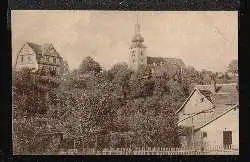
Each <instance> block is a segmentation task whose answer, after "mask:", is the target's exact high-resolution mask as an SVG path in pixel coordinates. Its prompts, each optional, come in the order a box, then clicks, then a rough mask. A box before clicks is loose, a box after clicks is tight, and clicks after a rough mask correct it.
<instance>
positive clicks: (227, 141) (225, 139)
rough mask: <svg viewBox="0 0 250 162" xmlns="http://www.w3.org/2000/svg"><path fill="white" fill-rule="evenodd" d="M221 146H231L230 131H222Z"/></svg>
mask: <svg viewBox="0 0 250 162" xmlns="http://www.w3.org/2000/svg"><path fill="white" fill-rule="evenodd" d="M223 145H224V147H225V148H227V147H228V146H229V145H232V131H223Z"/></svg>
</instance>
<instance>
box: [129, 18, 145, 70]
mask: <svg viewBox="0 0 250 162" xmlns="http://www.w3.org/2000/svg"><path fill="white" fill-rule="evenodd" d="M134 32H135V33H134V36H133V38H132V44H131V46H130V48H129V65H130V67H131V68H132V69H134V70H137V69H138V68H139V67H140V65H143V64H144V65H145V64H147V56H146V46H144V45H143V42H144V38H143V37H142V36H141V25H140V23H139V18H138V15H136V24H135V31H134Z"/></svg>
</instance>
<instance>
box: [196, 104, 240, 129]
mask: <svg viewBox="0 0 250 162" xmlns="http://www.w3.org/2000/svg"><path fill="white" fill-rule="evenodd" d="M237 106H239V103H237V104H235V105H233V106H232V107H230V108H228V109H227V110H225V111H223V112H222V113H220V114H219V115H216V117H214V118H213V119H211V120H209V121H208V122H206V123H205V124H202V125H201V126H199V127H198V128H196V129H195V130H198V129H201V128H203V127H204V126H206V125H208V124H210V123H212V122H213V121H215V120H217V119H219V118H220V117H222V116H223V115H225V114H227V113H228V112H230V111H231V110H233V109H234V108H236V107H237Z"/></svg>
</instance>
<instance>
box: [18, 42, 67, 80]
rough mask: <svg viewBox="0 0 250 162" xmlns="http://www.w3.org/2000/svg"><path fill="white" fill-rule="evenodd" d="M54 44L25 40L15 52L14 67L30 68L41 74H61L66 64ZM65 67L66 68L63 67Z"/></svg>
mask: <svg viewBox="0 0 250 162" xmlns="http://www.w3.org/2000/svg"><path fill="white" fill-rule="evenodd" d="M65 65H67V63H65V60H63V58H62V56H61V55H60V54H59V53H58V52H57V51H56V49H55V48H54V46H53V45H52V44H51V43H49V44H44V45H38V44H35V43H32V42H26V43H25V44H24V45H23V46H22V48H21V49H20V51H19V53H18V54H17V58H16V64H15V69H16V70H19V69H22V68H30V69H32V70H33V71H39V72H41V73H43V74H50V75H53V76H61V75H62V74H63V73H64V72H65V71H67V70H68V69H67V68H68V66H65ZM65 67H66V69H65Z"/></svg>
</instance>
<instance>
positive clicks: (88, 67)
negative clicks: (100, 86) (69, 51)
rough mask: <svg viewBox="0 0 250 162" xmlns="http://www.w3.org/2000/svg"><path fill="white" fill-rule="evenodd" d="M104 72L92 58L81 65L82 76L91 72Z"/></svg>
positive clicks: (86, 59) (87, 58) (88, 58)
mask: <svg viewBox="0 0 250 162" xmlns="http://www.w3.org/2000/svg"><path fill="white" fill-rule="evenodd" d="M101 70H102V68H101V66H100V64H99V63H98V62H96V61H94V59H93V58H91V57H89V56H88V57H86V58H85V59H84V60H83V61H82V62H81V64H80V67H79V72H80V74H86V73H89V72H93V73H99V72H100V71H101Z"/></svg>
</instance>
